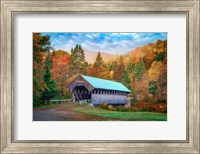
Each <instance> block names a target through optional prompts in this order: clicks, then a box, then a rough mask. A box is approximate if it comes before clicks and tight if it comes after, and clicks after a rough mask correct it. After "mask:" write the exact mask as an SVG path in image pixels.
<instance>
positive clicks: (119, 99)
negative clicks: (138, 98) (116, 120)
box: [91, 94, 127, 105]
mask: <svg viewBox="0 0 200 154" xmlns="http://www.w3.org/2000/svg"><path fill="white" fill-rule="evenodd" d="M91 100H92V104H93V105H99V104H101V103H107V104H121V105H123V104H127V96H126V95H114V94H112V95H108V94H92V95H91Z"/></svg>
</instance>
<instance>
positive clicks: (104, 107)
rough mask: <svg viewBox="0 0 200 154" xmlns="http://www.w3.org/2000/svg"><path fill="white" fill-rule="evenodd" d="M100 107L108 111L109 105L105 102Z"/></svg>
mask: <svg viewBox="0 0 200 154" xmlns="http://www.w3.org/2000/svg"><path fill="white" fill-rule="evenodd" d="M100 107H101V108H102V109H108V104H107V103H105V102H103V103H101V104H100Z"/></svg>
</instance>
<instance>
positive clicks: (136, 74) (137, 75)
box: [133, 60, 145, 79]
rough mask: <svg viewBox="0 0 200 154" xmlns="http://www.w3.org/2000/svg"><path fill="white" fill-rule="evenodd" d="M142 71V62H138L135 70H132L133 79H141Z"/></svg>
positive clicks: (143, 67) (143, 66)
mask: <svg viewBox="0 0 200 154" xmlns="http://www.w3.org/2000/svg"><path fill="white" fill-rule="evenodd" d="M144 69H145V65H144V62H143V61H142V60H140V61H139V62H138V63H137V65H136V67H135V70H134V73H133V74H134V77H135V78H138V79H141V78H142V74H143V71H144Z"/></svg>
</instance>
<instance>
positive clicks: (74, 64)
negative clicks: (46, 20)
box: [70, 44, 87, 74]
mask: <svg viewBox="0 0 200 154" xmlns="http://www.w3.org/2000/svg"><path fill="white" fill-rule="evenodd" d="M70 66H71V69H70V70H71V71H72V74H80V73H83V72H84V70H85V67H86V66H87V62H86V60H85V53H84V50H83V49H82V47H81V46H80V45H78V44H77V45H76V46H75V48H74V49H73V48H72V49H71V59H70Z"/></svg>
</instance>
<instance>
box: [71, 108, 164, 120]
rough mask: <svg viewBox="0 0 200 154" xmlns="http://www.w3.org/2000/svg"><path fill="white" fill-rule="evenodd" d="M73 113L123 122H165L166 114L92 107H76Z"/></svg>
mask: <svg viewBox="0 0 200 154" xmlns="http://www.w3.org/2000/svg"><path fill="white" fill-rule="evenodd" d="M74 111H77V112H82V113H86V114H90V115H97V116H102V117H106V118H113V119H118V120H125V121H129V120H130V121H167V114H164V113H154V112H119V111H109V110H104V109H101V108H97V107H95V108H93V107H86V106H82V107H77V108H74Z"/></svg>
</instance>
